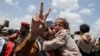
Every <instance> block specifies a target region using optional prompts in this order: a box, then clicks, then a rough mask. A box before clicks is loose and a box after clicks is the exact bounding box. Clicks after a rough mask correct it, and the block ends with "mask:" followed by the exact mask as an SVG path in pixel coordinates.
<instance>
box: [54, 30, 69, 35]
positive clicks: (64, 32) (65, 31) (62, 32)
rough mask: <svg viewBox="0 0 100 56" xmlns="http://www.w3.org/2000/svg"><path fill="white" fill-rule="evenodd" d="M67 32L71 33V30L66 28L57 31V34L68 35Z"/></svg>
mask: <svg viewBox="0 0 100 56" xmlns="http://www.w3.org/2000/svg"><path fill="white" fill-rule="evenodd" d="M67 34H69V30H66V29H62V30H60V31H59V32H57V33H56V35H67ZM56 35H55V36H56Z"/></svg>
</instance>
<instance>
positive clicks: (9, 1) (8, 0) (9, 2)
mask: <svg viewBox="0 0 100 56" xmlns="http://www.w3.org/2000/svg"><path fill="white" fill-rule="evenodd" d="M5 2H6V3H7V4H10V5H13V0H5Z"/></svg>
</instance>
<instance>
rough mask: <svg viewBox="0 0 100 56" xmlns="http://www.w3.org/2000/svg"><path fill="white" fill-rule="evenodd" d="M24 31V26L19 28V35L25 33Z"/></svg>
mask: <svg viewBox="0 0 100 56" xmlns="http://www.w3.org/2000/svg"><path fill="white" fill-rule="evenodd" d="M26 30H27V29H26V27H24V26H21V27H20V33H21V34H23V33H25V32H26Z"/></svg>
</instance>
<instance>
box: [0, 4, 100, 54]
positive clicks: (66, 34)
mask: <svg viewBox="0 0 100 56" xmlns="http://www.w3.org/2000/svg"><path fill="white" fill-rule="evenodd" d="M50 11H51V8H50V9H48V11H47V13H45V14H44V15H43V2H41V5H40V11H39V13H38V14H35V15H34V16H33V17H32V22H31V24H29V23H28V22H21V23H20V25H21V26H20V29H8V30H6V29H4V27H9V21H8V20H5V21H4V24H2V25H0V56H100V38H99V37H98V38H97V39H96V38H95V37H93V36H92V35H91V34H90V32H89V31H90V26H89V25H88V24H81V25H80V26H79V29H80V30H79V31H76V32H74V33H73V34H71V33H70V27H69V22H68V21H67V20H66V18H60V17H58V18H57V20H55V22H52V21H46V19H47V17H48V15H49V13H50ZM75 35H79V36H78V37H77V38H74V36H75Z"/></svg>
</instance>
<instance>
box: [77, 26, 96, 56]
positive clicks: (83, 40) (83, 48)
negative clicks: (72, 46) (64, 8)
mask: <svg viewBox="0 0 100 56" xmlns="http://www.w3.org/2000/svg"><path fill="white" fill-rule="evenodd" d="M89 31H90V26H89V25H87V24H82V25H80V37H79V38H77V39H75V42H76V44H77V45H78V47H79V49H80V52H81V54H82V56H90V52H91V50H92V47H93V45H94V39H93V37H92V36H91V34H90V33H89Z"/></svg>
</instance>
